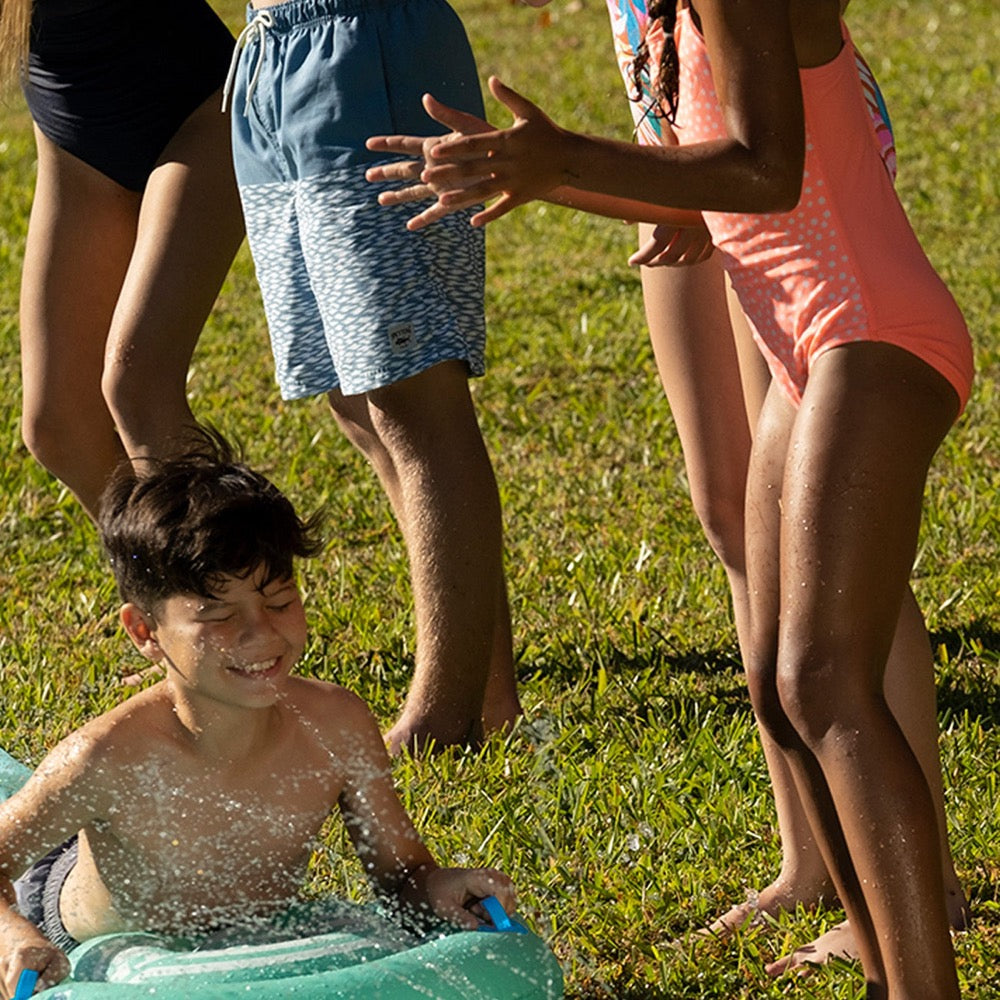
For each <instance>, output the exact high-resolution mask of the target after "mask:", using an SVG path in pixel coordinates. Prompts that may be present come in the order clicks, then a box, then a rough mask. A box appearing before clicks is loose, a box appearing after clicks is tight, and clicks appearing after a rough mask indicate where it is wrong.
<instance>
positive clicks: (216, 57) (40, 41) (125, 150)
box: [24, 0, 234, 191]
mask: <svg viewBox="0 0 1000 1000" xmlns="http://www.w3.org/2000/svg"><path fill="white" fill-rule="evenodd" d="M233 44H234V43H233V36H232V34H231V33H230V32H229V29H228V28H226V26H225V25H224V24H223V23H222V21H220V20H219V18H218V17H217V16H216V14H215V13H214V11H212V9H211V8H210V7H209V6H208V5H207V4H206V3H205V0H170V2H169V3H167V4H162V3H152V2H150V0H35V5H34V11H33V14H32V24H31V49H30V52H29V55H28V74H27V80H26V82H25V86H24V95H25V98H26V99H27V102H28V109H29V110H30V111H31V116H32V118H33V119H34V120H35V123H36V124H37V125H38V127H39V129H40V130H41V132H42V134H43V135H45V136H46V137H47V138H48V139H51V140H52V142H54V143H55V144H56V145H57V146H59V147H60V148H61V149H64V150H65V151H66V152H68V153H71V154H72V155H73V156H76V157H77V158H79V159H81V160H83V161H84V162H85V163H87V164H89V165H90V166H92V167H94V168H95V169H97V170H99V171H100V172H101V173H102V174H105V175H106V176H107V177H110V178H111V179H112V180H113V181H116V182H117V183H118V184H120V185H122V187H125V188H128V189H130V190H132V191H142V190H143V189H144V188H145V186H146V181H147V180H148V179H149V175H150V173H152V170H153V167H154V166H155V165H156V162H157V160H158V159H159V158H160V155H161V154H162V153H163V150H164V148H165V147H166V145H167V143H168V142H169V141H170V140H171V138H173V136H174V134H175V133H176V132H177V130H178V129H179V128H180V126H181V125H182V124H183V122H184V121H185V120H186V119H187V118H188V117H189V116H190V115H191V113H192V112H193V111H194V110H195V109H196V108H197V107H198V106H199V105H200V104H202V103H203V102H204V101H205V100H206V99H207V98H208V97H209V96H211V94H212V93H214V92H215V91H216V90H218V88H219V87H221V86H222V83H223V81H224V80H225V76H226V70H227V69H228V67H229V60H230V57H231V56H232V52H233Z"/></svg>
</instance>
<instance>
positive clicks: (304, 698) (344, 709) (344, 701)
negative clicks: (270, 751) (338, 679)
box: [285, 676, 371, 724]
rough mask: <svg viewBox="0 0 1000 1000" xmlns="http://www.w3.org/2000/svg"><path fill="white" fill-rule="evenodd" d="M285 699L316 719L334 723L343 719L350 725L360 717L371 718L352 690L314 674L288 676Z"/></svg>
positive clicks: (291, 705) (299, 710)
mask: <svg viewBox="0 0 1000 1000" xmlns="http://www.w3.org/2000/svg"><path fill="white" fill-rule="evenodd" d="M285 702H286V704H287V705H288V706H289V707H291V708H293V709H294V710H295V711H296V712H300V713H302V714H303V715H305V716H306V717H308V718H310V719H312V720H313V721H316V722H320V721H325V722H327V723H331V722H333V723H336V722H337V720H338V719H342V720H343V721H345V722H347V723H348V724H350V723H352V722H355V721H356V720H358V719H360V718H366V719H367V718H370V717H371V710H370V709H369V708H368V706H367V704H365V702H364V700H363V699H362V698H360V697H359V696H358V695H356V694H355V693H354V692H353V691H349V690H348V689H347V688H345V687H341V686H340V685H339V684H332V683H331V682H330V681H320V680H316V679H315V678H313V677H299V676H295V677H291V678H289V683H288V689H287V693H286V696H285ZM317 717H318V718H317Z"/></svg>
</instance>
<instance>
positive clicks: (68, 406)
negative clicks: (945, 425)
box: [21, 129, 140, 516]
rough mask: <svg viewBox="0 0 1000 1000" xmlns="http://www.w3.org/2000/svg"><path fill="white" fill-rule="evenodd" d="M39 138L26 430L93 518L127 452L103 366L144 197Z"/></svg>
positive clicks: (28, 279) (29, 274) (27, 310)
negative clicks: (105, 392) (106, 394)
mask: <svg viewBox="0 0 1000 1000" xmlns="http://www.w3.org/2000/svg"><path fill="white" fill-rule="evenodd" d="M35 141H36V144H37V147H38V179H37V184H36V187H35V198H34V203H33V204H32V207H31V219H30V222H29V226H28V239H27V246H26V248H25V255H24V271H23V274H22V277H21V370H22V378H23V384H24V404H23V406H24V409H23V415H22V434H23V435H24V441H25V443H26V444H27V446H28V449H29V450H30V451H31V453H32V454H33V455H34V456H35V457H36V458H37V459H38V460H39V461H40V462H41V463H42V464H43V465H44V466H45V467H46V468H47V469H48V470H49V471H50V472H51V473H52V474H53V475H55V476H57V477H58V478H59V479H60V480H62V481H63V482H64V483H65V484H66V485H67V486H68V487H69V488H70V489H71V490H72V491H73V493H75V494H76V496H77V497H78V498H79V500H80V502H81V503H82V504H83V506H84V508H85V509H86V510H87V512H88V513H89V514H91V516H93V515H94V514H95V512H96V509H97V499H98V497H99V496H100V493H101V490H102V489H103V488H104V484H105V482H106V481H107V477H108V475H109V474H110V472H111V470H112V469H113V468H114V467H115V466H116V465H117V464H118V462H120V461H121V460H122V459H123V458H124V456H125V453H124V451H123V450H122V447H121V444H120V443H119V441H118V437H117V435H116V433H115V428H114V422H113V421H112V419H111V415H110V414H109V413H108V408H107V405H106V404H105V402H104V398H103V396H102V395H101V371H102V369H103V365H104V346H105V342H106V340H107V336H108V328H109V327H110V325H111V317H112V314H113V313H114V309H115V305H116V303H117V301H118V295H119V292H120V290H121V286H122V281H123V280H124V277H125V272H126V269H127V268H128V263H129V259H130V258H131V256H132V247H133V244H134V242H135V232H136V226H137V224H138V217H139V201H140V198H139V195H138V194H135V193H134V192H131V191H126V190H125V189H124V188H122V187H120V186H119V185H117V184H115V183H114V182H113V181H111V180H109V179H108V178H107V177H105V176H104V175H103V174H101V173H99V172H98V171H97V170H94V169H93V168H92V167H89V166H87V165H86V164H85V163H83V162H81V161H80V160H78V159H76V158H75V157H73V156H70V155H69V154H68V153H66V152H64V151H63V150H61V149H59V148H58V147H57V146H55V145H53V143H51V142H50V141H49V140H48V139H46V138H45V136H43V135H42V134H41V132H39V131H38V130H37V129H36V130H35Z"/></svg>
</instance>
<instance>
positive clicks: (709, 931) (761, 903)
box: [698, 882, 831, 940]
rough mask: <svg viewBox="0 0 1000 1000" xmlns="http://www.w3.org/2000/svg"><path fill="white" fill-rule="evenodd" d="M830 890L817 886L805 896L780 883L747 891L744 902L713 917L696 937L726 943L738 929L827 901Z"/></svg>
mask: <svg viewBox="0 0 1000 1000" xmlns="http://www.w3.org/2000/svg"><path fill="white" fill-rule="evenodd" d="M830 891H831V890H830V889H829V887H817V888H816V890H815V891H814V892H811V893H809V894H808V895H806V896H804V895H803V894H801V893H799V892H795V891H793V890H789V889H786V888H784V887H783V886H782V885H781V883H779V882H773V883H772V884H771V885H769V886H768V887H767V888H766V889H761V891H760V892H757V891H756V890H754V889H748V890H747V898H746V901H745V902H743V903H737V904H736V905H735V906H732V907H730V908H729V909H728V910H726V912H725V913H723V914H722V916H720V917H716V919H715V920H713V921H712V923H710V924H709V925H708V926H707V927H703V928H702V929H701V930H700V931H698V933H699V934H701V935H704V936H706V937H714V938H718V939H720V940H725V939H726V938H728V937H731V936H732V935H733V934H735V933H736V932H737V931H739V930H743V929H744V928H746V927H749V926H753V925H756V924H761V923H765V922H767V920H768V919H769V918H771V917H777V916H778V914H779V913H782V912H784V911H785V910H794V909H795V908H796V907H797V906H806V907H810V906H815V905H816V904H818V903H821V902H823V900H824V899H826V898H827V895H828V893H829V892H830Z"/></svg>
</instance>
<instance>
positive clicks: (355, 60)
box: [232, 0, 486, 399]
mask: <svg viewBox="0 0 1000 1000" xmlns="http://www.w3.org/2000/svg"><path fill="white" fill-rule="evenodd" d="M247 22H248V27H247V29H246V30H245V31H244V33H243V36H242V42H243V48H242V51H240V52H239V54H238V62H237V64H236V74H235V79H234V85H233V88H232V116H233V154H234V162H235V166H236V176H237V181H238V183H239V187H240V195H241V198H242V200H243V210H244V214H245V216H246V223H247V235H248V238H249V242H250V248H251V251H252V252H253V256H254V263H255V265H256V268H257V278H258V281H259V283H260V287H261V293H262V296H263V300H264V308H265V311H266V313H267V319H268V326H269V329H270V334H271V346H272V350H273V352H274V359H275V367H276V370H277V378H278V385H279V387H280V389H281V394H282V396H283V397H284V398H285V399H296V398H302V397H305V396H314V395H318V394H320V393H324V392H328V391H330V390H331V389H334V388H338V387H339V388H340V390H341V391H342V392H343V393H344V394H345V395H355V394H358V393H363V392H367V391H369V390H371V389H375V388H379V387H381V386H386V385H391V384H392V383H394V382H398V381H400V380H401V379H404V378H408V377H410V376H412V375H416V374H418V373H419V372H421V371H424V370H425V369H427V368H430V367H431V366H432V365H435V364H438V363H440V362H442V361H449V360H462V361H464V362H465V363H466V365H467V367H468V370H469V374H470V375H481V374H482V373H483V371H484V357H483V355H484V348H485V340H486V334H485V321H484V317H483V282H484V271H485V266H484V260H485V254H484V237H483V233H482V231H481V230H478V229H473V228H472V227H471V226H470V225H469V221H468V219H469V214H470V213H468V212H465V213H460V214H456V215H455V216H452V217H449V218H447V219H444V220H442V221H441V222H438V223H436V224H435V225H433V226H430V227H428V228H427V229H426V230H423V231H421V232H419V233H410V232H408V231H407V229H406V228H405V223H406V220H407V219H408V218H409V217H410V216H411V215H413V206H412V205H411V206H406V205H402V206H398V207H397V208H383V207H382V206H380V205H379V204H378V202H377V197H378V194H379V191H380V190H384V187H381V186H377V185H373V184H369V183H368V182H367V181H366V180H365V176H364V175H365V170H366V169H367V168H368V167H370V166H374V165H376V164H378V163H384V162H386V161H387V159H392V157H386V155H385V154H376V153H371V152H369V151H368V150H366V149H365V145H364V144H365V139H366V138H367V137H368V136H370V135H378V134H396V133H410V134H415V135H430V134H436V133H440V132H441V131H442V127H441V126H440V125H438V123H436V122H434V121H433V120H432V119H431V118H429V117H428V116H427V114H426V113H425V112H424V110H423V108H422V107H421V104H420V98H421V95H422V94H424V93H425V92H428V91H429V92H430V93H432V94H434V95H435V96H436V97H438V98H439V99H441V100H443V101H444V102H445V103H446V104H451V105H453V106H455V107H458V108H461V109H463V110H466V111H469V112H471V113H473V114H477V115H480V116H482V114H483V105H482V97H481V93H480V89H479V80H478V75H477V73H476V65H475V61H474V59H473V56H472V52H471V49H470V48H469V43H468V40H467V38H466V35H465V31H464V29H463V27H462V25H461V22H460V21H459V19H458V16H457V15H456V14H455V12H454V11H453V10H452V9H451V7H450V6H448V4H447V3H446V2H445V0H292V2H290V3H283V4H280V5H278V6H275V7H268V8H264V9H261V10H252V9H251V10H248V12H247Z"/></svg>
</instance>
